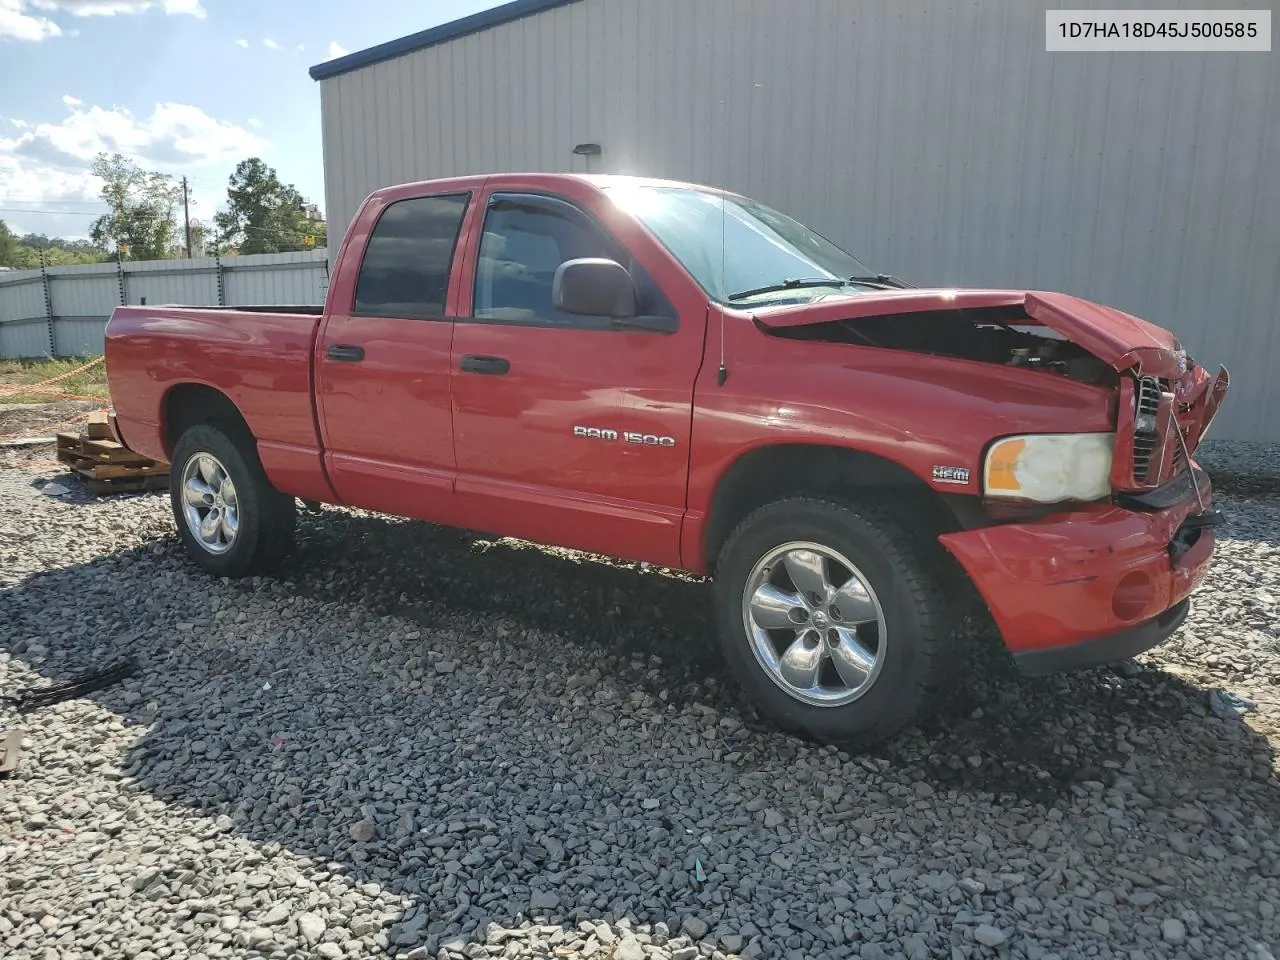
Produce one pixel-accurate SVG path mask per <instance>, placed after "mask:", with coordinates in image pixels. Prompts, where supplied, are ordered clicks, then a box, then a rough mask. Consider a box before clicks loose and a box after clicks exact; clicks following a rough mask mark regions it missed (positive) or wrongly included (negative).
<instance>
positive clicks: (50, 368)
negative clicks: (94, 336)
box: [0, 356, 107, 403]
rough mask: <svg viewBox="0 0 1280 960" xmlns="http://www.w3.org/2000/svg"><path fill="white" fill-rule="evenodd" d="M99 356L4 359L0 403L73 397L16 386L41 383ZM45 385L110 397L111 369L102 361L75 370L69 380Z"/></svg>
mask: <svg viewBox="0 0 1280 960" xmlns="http://www.w3.org/2000/svg"><path fill="white" fill-rule="evenodd" d="M93 359H95V357H92V356H89V357H64V358H59V359H54V360H49V359H35V360H0V403H43V402H52V401H57V400H64V399H70V398H67V397H58V396H53V395H52V394H45V393H35V392H24V391H21V390H17V391H15V390H14V387H20V386H23V385H33V384H41V383H44V382H45V381H46V380H52V379H53V378H54V377H60V376H62V375H63V374H65V373H68V372H70V371H71V370H75V369H76V368H77V367H82V366H84V365H85V364H86V363H88V362H89V361H90V360H93ZM44 389H47V390H53V391H57V392H58V393H72V394H77V395H79V396H83V397H90V398H93V399H100V400H106V399H107V370H106V367H105V366H104V365H103V364H101V363H98V364H96V365H95V366H92V367H90V368H89V369H88V370H82V371H80V372H79V373H74V374H72V375H71V376H69V377H67V378H66V379H65V380H59V381H58V382H57V383H51V384H49V385H48V386H47V387H45V388H44Z"/></svg>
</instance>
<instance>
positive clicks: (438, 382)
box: [315, 191, 472, 520]
mask: <svg viewBox="0 0 1280 960" xmlns="http://www.w3.org/2000/svg"><path fill="white" fill-rule="evenodd" d="M471 198H472V195H471V193H470V192H468V191H459V192H453V193H446V194H439V195H433V196H418V197H406V198H403V199H396V200H393V201H391V202H388V203H386V204H385V205H384V206H383V207H382V209H381V210H375V211H366V212H365V214H362V220H363V222H362V223H360V224H356V225H353V231H354V232H353V235H352V237H351V239H350V240H349V241H348V246H347V249H348V251H351V250H357V251H358V250H359V249H360V248H361V244H362V243H363V245H364V255H363V258H362V261H361V263H360V264H359V272H358V274H357V276H356V278H355V280H354V285H353V287H352V286H351V285H350V283H349V284H348V286H349V289H335V291H334V297H333V298H332V300H333V302H332V303H331V304H330V311H331V312H330V314H329V316H328V317H327V318H326V323H325V327H324V329H323V330H322V331H321V335H320V337H319V338H318V340H317V346H316V358H315V363H316V401H317V404H318V406H319V411H318V412H319V415H320V424H321V429H322V432H323V438H324V445H325V450H326V453H325V463H326V467H327V469H328V471H329V476H330V479H331V481H332V483H333V487H334V490H335V491H336V492H337V494H338V496H339V497H341V498H342V500H343V502H345V503H348V504H351V505H353V506H359V507H365V508H367V509H370V510H380V511H384V512H387V513H394V514H398V515H401V516H410V517H419V518H421V519H425V520H447V519H449V518H450V516H451V514H452V509H453V499H452V498H453V480H454V475H455V464H454V459H453V433H452V414H451V412H450V409H449V386H450V385H449V376H450V370H449V358H450V346H451V340H452V337H453V321H452V320H451V318H450V316H449V314H450V311H449V298H450V286H451V284H450V280H451V272H452V264H453V257H454V249H455V247H456V246H457V241H458V236H459V234H460V232H461V229H462V223H463V219H464V217H465V215H466V212H467V209H468V206H469V204H470V203H471ZM366 218H367V219H366ZM362 227H363V230H361V228H362ZM364 236H367V241H365V240H364ZM339 301H345V303H341V302H339Z"/></svg>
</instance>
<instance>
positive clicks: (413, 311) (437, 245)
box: [353, 193, 470, 319]
mask: <svg viewBox="0 0 1280 960" xmlns="http://www.w3.org/2000/svg"><path fill="white" fill-rule="evenodd" d="M469 197H470V195H469V194H465V193H462V194H452V195H449V196H441V197H414V198H413V199H410V200H399V201H397V202H395V203H393V204H391V205H390V206H388V207H387V209H386V210H384V211H383V212H382V216H381V217H379V218H378V223H377V225H376V226H375V227H374V228H373V233H372V234H371V235H370V237H369V243H368V245H367V246H366V247H365V251H364V260H363V261H362V262H361V264H360V275H359V277H358V278H357V280H356V302H355V309H354V311H353V312H354V313H356V314H357V315H360V316H374V317H411V318H422V319H434V318H440V317H443V316H444V304H445V299H446V296H447V294H448V291H449V271H450V268H451V266H452V264H453V250H454V247H455V245H456V244H457V241H458V231H459V229H460V228H461V227H462V214H463V212H464V211H465V210H466V208H467V200H468V199H469Z"/></svg>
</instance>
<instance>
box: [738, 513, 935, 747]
mask: <svg viewBox="0 0 1280 960" xmlns="http://www.w3.org/2000/svg"><path fill="white" fill-rule="evenodd" d="M798 541H799V542H809V543H813V544H816V545H820V546H822V547H826V548H828V549H830V550H834V551H836V552H837V553H839V554H840V555H842V556H843V557H845V558H847V559H848V560H849V561H851V562H852V563H853V565H854V566H856V568H857V569H858V571H859V572H860V573H861V575H862V577H863V578H864V579H865V580H866V581H867V582H868V583H869V584H870V586H871V588H872V590H873V591H874V594H875V596H876V598H877V599H878V601H879V604H880V608H881V610H882V611H883V616H884V623H885V637H884V639H883V641H882V646H878V649H879V653H878V658H879V659H878V663H879V667H878V673H874V675H873V678H872V679H870V680H869V686H868V687H867V688H866V689H865V692H863V693H861V695H859V696H858V697H857V699H855V700H853V701H852V702H849V703H845V704H841V705H835V706H831V705H826V706H818V705H814V704H811V703H807V702H805V701H803V700H801V699H798V698H797V697H796V696H793V695H792V694H790V693H788V692H787V691H786V690H784V689H783V687H782V686H780V685H779V683H778V682H775V681H774V680H773V679H772V677H771V674H770V672H769V671H768V670H767V669H766V667H765V666H764V665H763V664H762V663H761V661H760V660H759V659H758V658H757V656H756V654H755V652H754V644H753V640H752V637H751V634H750V632H749V628H748V626H747V624H746V623H745V622H744V621H745V614H744V607H743V604H744V594H745V592H746V590H747V587H748V585H749V583H748V581H749V579H750V577H751V575H752V571H753V570H754V568H755V566H756V564H757V563H758V562H759V561H761V560H762V559H763V558H765V557H766V556H767V555H768V554H769V553H770V551H773V550H775V549H776V548H779V547H781V546H783V545H784V544H790V543H793V542H798ZM940 551H941V548H940V547H938V546H937V545H936V544H930V543H928V542H922V541H921V540H919V539H918V538H917V537H913V536H912V535H911V534H909V533H908V532H907V531H906V529H905V528H904V527H903V526H902V525H901V524H900V523H898V522H897V521H895V520H894V518H893V517H892V515H891V514H889V513H888V512H886V511H884V510H880V509H877V508H874V507H863V506H858V505H853V504H842V503H838V502H834V501H830V500H817V499H809V498H796V499H788V500H782V501H778V502H776V503H772V504H769V505H768V506H765V507H762V508H761V509H759V510H757V511H756V512H754V513H752V514H751V515H750V516H748V517H747V518H746V519H745V520H743V521H742V523H741V524H739V525H738V527H737V529H736V530H734V532H733V533H732V534H731V535H730V536H729V538H728V540H727V541H726V542H725V545H724V548H723V549H722V550H721V552H720V556H719V560H718V562H717V564H716V570H715V598H716V600H715V602H716V607H717V610H716V618H717V623H718V625H719V632H720V638H721V642H722V644H723V647H724V654H725V658H726V660H728V662H729V666H730V668H731V669H732V671H733V673H734V674H735V676H736V677H737V679H738V681H739V682H740V683H741V685H742V687H743V689H744V690H745V691H746V693H747V695H748V696H749V697H750V698H751V700H752V701H753V702H754V703H755V704H756V705H757V706H758V707H759V708H760V709H761V710H762V711H763V712H764V713H765V714H766V715H767V716H768V717H769V718H770V719H771V720H772V721H773V722H774V723H776V724H777V725H778V726H779V727H781V728H782V729H784V730H787V731H788V732H791V733H797V734H801V735H804V736H808V737H811V738H814V739H816V740H820V741H822V742H825V743H834V744H838V745H841V746H846V747H850V748H854V749H857V748H861V747H866V746H870V745H872V744H875V743H877V742H880V741H883V740H886V739H888V738H890V737H892V736H894V735H895V734H897V733H899V732H900V731H901V730H903V729H904V728H906V727H909V726H911V725H912V724H914V723H916V722H917V721H919V720H920V719H922V717H923V716H924V715H925V714H926V713H927V711H928V710H929V709H931V708H932V707H933V706H934V705H935V704H936V703H937V702H938V700H939V698H940V695H941V694H942V692H943V690H944V688H945V681H946V679H947V677H948V672H949V671H948V663H949V661H950V659H951V658H950V656H949V653H950V650H951V645H952V631H953V623H952V617H951V616H950V613H949V609H948V606H947V604H946V602H945V598H944V590H943V586H942V585H943V583H944V570H943V568H942V566H941V564H942V562H943V559H942V558H941V557H938V556H937V554H938V553H940ZM771 635H772V634H771ZM785 641H786V635H785V632H784V633H783V643H784V645H785ZM878 643H881V642H880V641H878Z"/></svg>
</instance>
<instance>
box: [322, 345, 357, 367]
mask: <svg viewBox="0 0 1280 960" xmlns="http://www.w3.org/2000/svg"><path fill="white" fill-rule="evenodd" d="M326 353H327V354H328V355H329V359H330V360H344V361H346V362H347V363H359V362H360V361H361V360H363V359H364V347H356V346H352V345H351V344H349V343H335V344H333V345H332V346H331V347H329V349H328V350H327V351H326Z"/></svg>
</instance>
